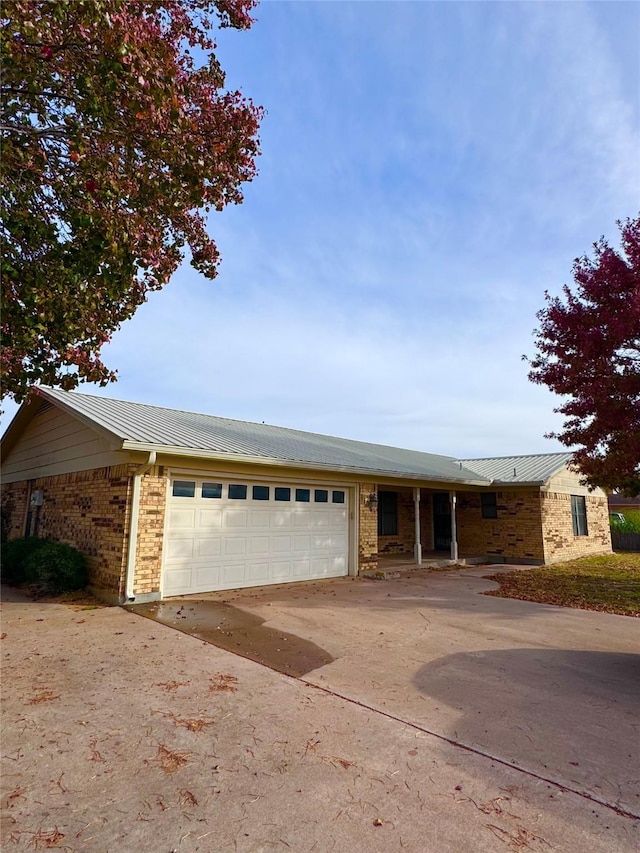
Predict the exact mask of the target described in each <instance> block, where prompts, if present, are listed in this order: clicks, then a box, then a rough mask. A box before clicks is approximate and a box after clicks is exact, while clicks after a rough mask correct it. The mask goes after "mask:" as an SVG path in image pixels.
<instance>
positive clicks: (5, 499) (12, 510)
mask: <svg viewBox="0 0 640 853" xmlns="http://www.w3.org/2000/svg"><path fill="white" fill-rule="evenodd" d="M28 498H29V483H27V482H26V481H25V480H22V481H21V482H19V483H6V484H3V485H2V535H3V536H5V535H6V537H7V539H20V537H21V536H23V534H24V522H25V518H26V515H27V500H28Z"/></svg>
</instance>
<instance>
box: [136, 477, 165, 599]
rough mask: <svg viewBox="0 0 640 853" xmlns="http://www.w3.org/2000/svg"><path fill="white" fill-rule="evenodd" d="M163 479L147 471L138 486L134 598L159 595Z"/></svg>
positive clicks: (163, 495)
mask: <svg viewBox="0 0 640 853" xmlns="http://www.w3.org/2000/svg"><path fill="white" fill-rule="evenodd" d="M166 498H167V478H166V477H163V476H159V475H158V473H157V469H156V471H151V472H149V473H148V474H145V475H144V476H143V477H142V482H141V484H140V512H139V515H138V541H137V547H136V571H135V578H134V583H133V592H134V595H143V594H149V593H159V592H160V576H161V572H162V543H163V537H164V516H165V505H166Z"/></svg>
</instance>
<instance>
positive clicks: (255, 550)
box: [249, 536, 271, 554]
mask: <svg viewBox="0 0 640 853" xmlns="http://www.w3.org/2000/svg"><path fill="white" fill-rule="evenodd" d="M270 546H271V540H270V539H269V537H268V536H252V537H251V539H250V540H249V553H250V554H268V553H269V552H270Z"/></svg>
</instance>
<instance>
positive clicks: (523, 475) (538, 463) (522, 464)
mask: <svg viewBox="0 0 640 853" xmlns="http://www.w3.org/2000/svg"><path fill="white" fill-rule="evenodd" d="M572 456H573V454H572V453H566V452H565V453H536V454H533V455H531V456H495V457H492V458H487V459H461V460H460V461H461V462H462V464H463V465H464V467H465V468H470V469H471V470H472V471H476V472H477V473H478V474H481V475H482V476H483V477H486V478H487V479H489V480H491V481H492V482H493V483H495V484H496V485H501V484H505V485H507V484H509V483H519V484H521V485H523V484H525V483H528V484H531V485H539V486H541V485H542V484H543V483H546V482H547V480H548V479H549V477H552V476H553V475H554V474H556V473H557V472H558V471H561V470H562V469H563V468H564V467H565V465H566V464H567V463H568V462H570V461H571V457H572Z"/></svg>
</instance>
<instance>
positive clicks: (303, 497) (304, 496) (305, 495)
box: [296, 489, 311, 504]
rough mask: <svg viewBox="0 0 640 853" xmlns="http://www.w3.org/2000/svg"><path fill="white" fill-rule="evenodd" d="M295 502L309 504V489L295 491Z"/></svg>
mask: <svg viewBox="0 0 640 853" xmlns="http://www.w3.org/2000/svg"><path fill="white" fill-rule="evenodd" d="M296 500H297V501H300V502H301V503H307V504H308V503H309V501H310V500H311V490H310V489H296Z"/></svg>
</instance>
